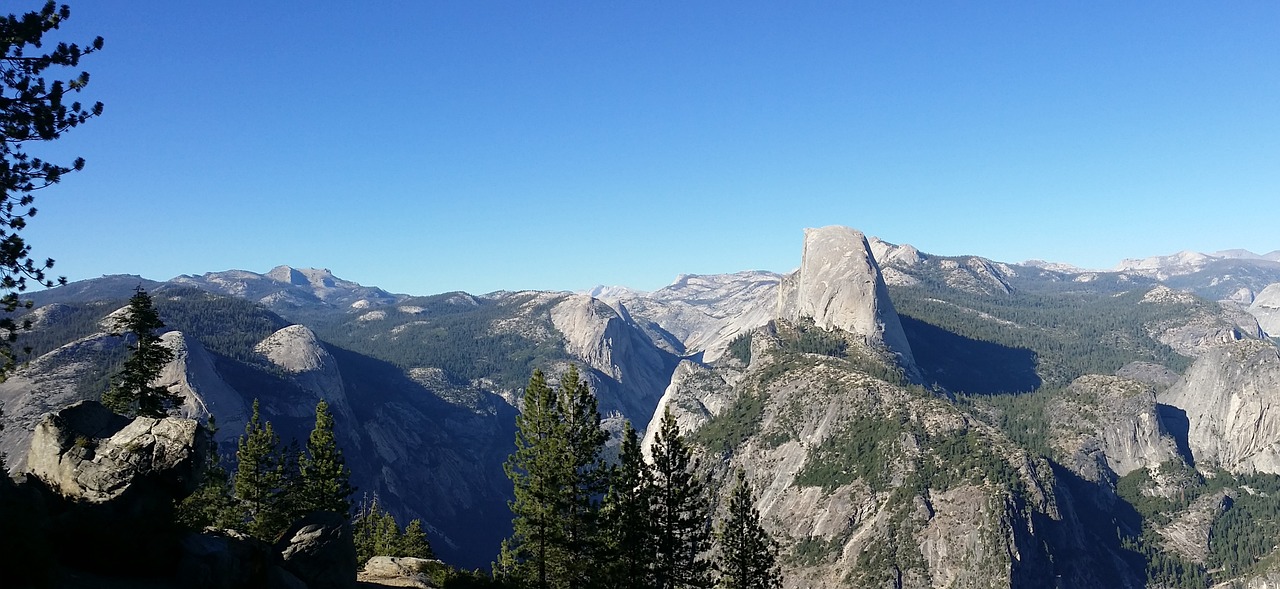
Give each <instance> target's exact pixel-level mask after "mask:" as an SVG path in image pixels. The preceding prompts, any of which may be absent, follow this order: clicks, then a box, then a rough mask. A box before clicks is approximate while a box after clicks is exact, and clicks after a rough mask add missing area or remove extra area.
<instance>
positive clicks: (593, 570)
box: [557, 365, 609, 588]
mask: <svg viewBox="0 0 1280 589" xmlns="http://www.w3.org/2000/svg"><path fill="white" fill-rule="evenodd" d="M557 406H558V407H559V408H560V414H561V419H562V420H563V422H564V432H565V436H566V441H567V444H568V453H569V455H570V456H571V458H572V462H571V463H570V467H571V468H572V471H571V472H570V473H569V476H570V483H569V485H568V486H567V487H566V488H565V493H566V494H567V497H566V498H565V502H566V507H567V510H568V511H567V513H566V514H565V525H566V527H567V529H566V530H565V539H566V541H567V545H566V547H565V548H566V556H567V560H566V563H565V566H566V567H567V569H568V570H567V571H566V572H567V574H568V583H569V585H570V586H571V587H582V588H586V587H598V586H600V585H601V584H602V583H603V579H602V576H603V569H602V567H601V566H600V562H602V561H603V559H604V557H605V555H604V546H605V538H604V536H603V534H602V530H601V528H600V500H601V499H602V498H603V496H604V494H605V492H606V491H607V490H608V485H609V479H608V475H609V469H608V466H607V465H606V464H605V462H604V459H603V458H602V454H603V452H604V446H605V442H607V441H608V439H609V434H608V433H607V432H605V431H604V429H603V428H602V427H601V426H600V411H599V409H598V408H597V407H598V405H597V403H596V397H595V395H594V394H592V393H591V390H590V387H588V386H587V383H586V382H583V381H582V380H581V379H580V378H579V375H578V368H577V367H576V366H573V365H570V366H569V370H567V371H566V372H565V374H564V376H562V377H561V378H560V384H559V386H558V401H557Z"/></svg>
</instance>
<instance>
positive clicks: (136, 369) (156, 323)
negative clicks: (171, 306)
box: [102, 286, 178, 417]
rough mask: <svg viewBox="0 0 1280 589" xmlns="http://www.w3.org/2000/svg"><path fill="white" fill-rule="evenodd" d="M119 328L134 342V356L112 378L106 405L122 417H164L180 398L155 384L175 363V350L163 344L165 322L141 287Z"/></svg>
mask: <svg viewBox="0 0 1280 589" xmlns="http://www.w3.org/2000/svg"><path fill="white" fill-rule="evenodd" d="M116 328H117V329H120V330H121V331H122V332H123V334H124V335H125V336H126V337H128V338H130V339H131V340H132V343H131V344H130V345H129V350H130V351H131V352H132V353H131V354H130V355H129V359H128V360H125V361H124V366H123V367H122V368H121V369H120V372H119V373H118V374H116V376H115V377H114V378H112V379H111V388H110V390H108V391H107V392H106V393H105V394H104V395H103V396H102V403H103V404H104V405H106V406H107V407H109V408H110V409H111V410H112V411H115V412H116V413H120V414H122V415H128V416H133V415H142V416H145V417H164V416H165V410H166V409H168V408H169V407H170V406H172V405H175V404H177V402H178V395H176V394H174V393H170V392H169V390H168V389H166V388H164V387H160V386H155V385H153V384H152V383H153V382H154V381H155V379H156V378H157V377H159V376H160V371H161V370H164V367H165V365H166V364H168V363H169V362H170V361H172V360H173V351H172V350H170V349H169V348H166V347H165V346H164V345H162V344H161V343H160V336H158V335H156V331H157V330H160V329H163V328H164V322H163V321H161V320H160V315H159V313H157V312H156V309H155V307H154V306H153V305H152V303H151V295H149V294H147V291H145V290H143V289H142V287H141V286H139V287H138V288H137V289H135V290H134V293H133V296H132V297H130V298H129V307H128V312H126V313H125V314H124V315H123V317H121V318H120V319H119V320H118V321H117V323H116Z"/></svg>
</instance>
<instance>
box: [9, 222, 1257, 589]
mask: <svg viewBox="0 0 1280 589" xmlns="http://www.w3.org/2000/svg"><path fill="white" fill-rule="evenodd" d="M801 245H802V247H801V252H800V256H799V265H798V269H797V270H796V271H794V272H792V273H788V274H785V275H783V274H776V273H771V272H763V271H746V272H739V273H735V274H724V275H682V276H680V277H678V278H677V279H676V280H675V281H674V282H673V283H672V284H671V285H669V286H667V287H664V288H662V289H658V290H655V291H652V292H642V291H637V290H633V289H628V288H625V287H597V288H595V289H591V290H590V291H588V292H584V293H570V292H541V291H519V292H506V291H499V292H494V293H488V294H481V295H473V294H469V293H463V292H451V293H442V294H436V295H429V296H414V295H404V294H393V293H389V292H386V291H384V290H382V289H379V288H376V287H368V286H362V285H360V284H357V283H355V282H351V281H348V280H343V279H340V278H337V277H335V276H333V275H332V274H331V273H330V272H329V271H327V270H322V269H311V268H306V269H302V268H291V267H288V266H279V267H277V268H274V269H272V270H270V271H269V272H266V273H263V274H259V273H254V272H248V271H241V270H231V271H224V272H213V273H207V274H203V275H184V276H179V277H177V278H174V279H171V280H168V281H164V282H156V281H151V280H146V279H143V278H140V277H136V276H108V277H103V278H100V279H94V280H88V281H82V282H77V283H72V284H68V285H66V286H62V287H58V288H54V289H49V290H47V291H42V292H37V293H32V295H31V297H30V298H31V299H32V300H33V301H34V303H35V304H34V306H33V309H32V310H31V311H30V312H29V315H28V316H27V317H28V318H30V319H31V320H32V325H33V327H32V330H30V331H29V332H24V333H22V334H21V335H20V339H19V342H18V345H19V346H30V347H31V348H32V353H31V357H30V359H29V362H28V363H27V364H26V365H25V366H23V367H22V368H20V369H19V370H18V371H17V372H15V373H14V374H13V375H11V377H10V378H9V379H8V380H7V381H5V382H3V383H0V403H2V404H3V409H4V413H5V416H6V418H7V419H8V420H9V423H10V427H6V428H5V429H4V430H3V431H0V450H3V451H4V452H5V453H7V455H8V456H9V460H8V465H9V466H10V467H11V469H12V470H15V471H19V470H21V469H23V468H24V466H25V464H24V460H25V458H24V457H25V445H26V444H27V442H28V440H29V438H30V433H31V429H32V427H34V424H35V422H36V421H37V420H38V419H39V417H40V416H41V415H42V414H44V413H45V412H48V411H51V410H53V409H55V408H57V407H60V406H63V405H65V404H68V403H70V402H73V401H75V400H79V399H84V398H95V397H97V396H100V395H101V393H102V391H103V390H104V389H105V386H106V379H107V377H108V376H109V375H110V374H111V373H112V372H113V371H114V369H115V368H116V367H117V366H118V365H119V363H120V362H121V361H122V359H123V357H124V348H123V345H122V343H121V341H120V339H119V338H118V337H116V336H114V335H112V333H111V332H112V328H111V324H110V321H109V318H110V316H111V314H112V313H115V312H117V311H118V310H119V309H120V308H121V307H123V306H124V302H125V300H126V299H127V298H128V297H129V295H130V294H132V291H133V289H134V288H135V287H138V286H142V287H143V288H146V289H148V290H149V291H150V292H151V293H152V295H153V297H154V298H155V302H156V306H157V308H158V310H159V311H160V314H161V317H162V319H163V320H164V321H165V323H166V324H167V326H168V328H169V329H170V331H168V332H167V333H165V334H164V337H163V340H164V342H165V343H166V345H169V346H170V347H171V348H172V349H174V350H175V352H176V353H175V359H174V361H173V362H172V363H171V364H170V366H169V367H167V368H166V370H165V373H164V375H163V377H162V381H163V383H162V384H164V385H166V386H168V387H169V388H170V389H171V390H173V391H175V392H178V393H180V394H181V395H182V398H183V400H184V404H183V406H182V408H181V412H183V413H184V414H186V415H189V416H195V417H200V418H208V417H210V416H215V417H216V421H217V424H218V426H219V430H218V432H217V435H216V439H217V441H218V442H219V444H220V446H221V450H222V452H223V453H224V454H228V455H233V454H234V448H235V440H236V438H237V436H238V435H239V434H240V432H242V431H243V428H244V424H245V421H246V420H247V418H248V408H249V406H250V405H251V404H252V402H253V400H254V399H259V400H260V401H261V403H262V408H263V413H264V414H265V417H266V418H268V419H270V420H272V421H273V423H275V424H276V425H277V429H278V430H279V431H281V432H282V435H283V436H284V437H286V438H288V437H289V436H294V437H298V438H301V437H303V436H305V433H306V431H308V430H309V429H310V426H311V424H310V421H309V420H310V416H311V411H312V409H313V408H314V406H315V404H316V402H317V401H319V400H321V399H324V400H326V401H327V402H328V403H329V405H330V407H332V408H333V411H334V413H335V416H336V418H337V420H338V425H339V431H338V435H339V441H340V443H341V444H342V446H343V448H344V451H345V452H346V454H347V456H348V463H349V464H350V465H351V468H352V471H353V478H354V482H355V484H356V485H357V486H358V487H359V489H360V491H361V492H363V493H374V494H377V495H378V497H379V498H380V500H381V501H382V502H384V503H385V504H386V505H387V506H389V507H390V508H391V509H392V511H393V512H395V513H397V514H398V515H399V516H401V517H402V518H403V519H405V520H406V521H407V519H410V518H420V519H422V520H423V521H424V522H426V523H427V524H428V528H429V533H430V535H431V537H432V541H433V544H434V545H435V546H436V548H437V552H438V553H440V554H441V555H442V556H443V557H444V558H445V559H446V560H449V561H450V562H454V563H456V564H459V565H463V566H468V567H470V566H485V565H487V564H488V563H489V561H491V560H492V559H493V558H494V555H496V553H497V547H498V543H499V542H500V540H501V539H502V538H503V537H505V536H506V535H507V534H509V532H510V515H509V513H508V511H507V506H506V502H507V501H508V500H509V499H510V492H511V491H510V482H509V481H508V480H507V479H506V477H505V475H504V473H503V469H502V464H503V462H504V460H505V459H506V456H507V455H508V454H509V453H510V451H511V450H512V449H513V448H514V446H513V439H514V418H515V415H516V414H517V412H518V411H519V407H520V397H521V394H522V387H523V384H524V383H525V382H526V381H527V379H528V377H529V374H530V373H531V372H532V370H533V369H534V368H541V369H543V370H544V371H546V372H547V373H548V374H549V375H551V377H552V379H553V380H554V378H555V377H556V376H557V375H559V374H562V373H563V372H564V371H565V370H566V369H567V368H568V367H569V366H570V365H571V364H574V365H577V366H578V367H579V369H580V370H581V371H582V372H583V373H584V375H585V378H586V380H587V381H588V382H589V383H590V386H591V388H592V390H593V391H595V393H596V395H597V398H598V400H599V403H600V408H601V412H602V414H603V416H604V422H605V424H606V427H607V428H608V429H610V431H613V432H617V431H620V429H621V427H622V423H623V421H624V420H626V421H630V422H631V423H632V424H634V425H635V426H636V428H637V429H640V430H652V429H654V428H652V427H650V423H651V422H652V421H653V420H654V419H655V418H656V416H660V415H661V412H662V411H664V410H666V409H670V410H671V411H672V412H673V414H675V415H676V417H677V420H678V422H679V423H680V424H681V426H682V428H684V429H685V430H686V431H687V432H689V434H690V436H691V438H692V439H693V440H694V441H695V442H696V445H697V447H698V448H699V451H700V455H701V459H702V461H703V464H704V465H706V470H707V472H708V475H709V476H711V477H713V478H715V479H717V480H720V479H724V478H725V477H728V476H729V474H730V473H731V472H733V470H734V469H737V468H742V469H743V470H744V471H745V472H746V473H747V476H748V479H749V480H750V481H751V482H752V483H753V485H754V486H755V488H756V489H758V490H759V497H758V505H757V506H758V508H759V509H760V511H761V513H762V515H763V516H764V521H765V522H766V526H767V527H768V528H769V529H770V531H771V533H773V534H774V535H775V537H777V538H778V539H779V540H780V542H781V546H782V549H783V563H784V572H785V576H786V579H787V581H786V585H787V586H788V587H834V586H898V587H929V586H956V587H960V586H965V587H969V586H973V587H978V586H982V587H985V586H1003V587H1009V586H1018V587H1024V586H1025V587H1040V586H1053V584H1054V583H1059V584H1060V586H1089V587H1140V586H1152V587H1154V586H1169V587H1172V586H1208V585H1207V583H1210V582H1214V583H1217V582H1225V581H1239V582H1241V583H1261V582H1275V580H1276V579H1277V578H1280V572H1277V571H1280V564H1275V565H1274V566H1273V564H1274V563H1273V561H1280V553H1276V552H1275V550H1274V549H1273V547H1274V546H1277V545H1280V524H1276V525H1261V526H1255V527H1256V528H1258V529H1253V530H1251V531H1247V532H1246V531H1241V528H1240V526H1241V525H1243V524H1241V523H1240V522H1239V521H1237V519H1238V518H1239V517H1244V515H1248V514H1253V513H1265V512H1266V510H1267V509H1271V508H1272V507H1274V508H1275V509H1276V510H1278V511H1280V477H1275V476H1274V475H1276V474H1277V473H1280V413H1277V410H1276V409H1274V408H1273V405H1274V403H1275V402H1276V401H1275V400H1276V399H1280V355H1278V354H1277V348H1276V344H1275V340H1274V339H1273V337H1274V336H1275V335H1277V334H1280V252H1272V253H1270V254H1266V255H1261V256H1259V255H1254V254H1251V253H1248V252H1243V251H1235V250H1233V251H1229V252H1217V253H1215V254H1191V253H1187V252H1183V253H1180V254H1175V255H1173V256H1165V257H1157V258H1147V259H1145V260H1126V261H1125V262H1124V263H1122V264H1121V265H1120V266H1119V267H1117V268H1116V269H1115V270H1112V271H1086V270H1079V269H1074V268H1070V267H1068V266H1064V265H1060V264H1052V263H1046V262H1028V263H1022V264H1011V263H1002V262H998V261H993V260H988V259H985V258H981V257H978V256H935V255H931V254H928V253H924V252H920V251H918V250H917V249H916V248H914V247H912V246H910V245H905V244H904V245H898V244H894V243H889V242H887V241H883V240H881V239H878V238H875V237H867V236H864V235H863V234H862V233H860V232H858V231H856V230H853V229H849V228H845V227H824V228H819V229H807V230H805V232H804V236H803V240H802V242H801ZM1269 485H1274V488H1275V490H1274V491H1268V489H1271V488H1272V487H1271V486H1269ZM1254 510H1257V511H1256V512H1255V511H1254ZM1253 521H1255V522H1256V518H1255V519H1254V520H1253ZM1232 538H1236V539H1238V541H1237V540H1230V541H1231V542H1234V543H1232V544H1229V545H1227V544H1224V542H1228V540H1229V539H1232ZM1240 555H1245V556H1240ZM1268 580H1269V581H1268ZM1196 583H1201V584H1200V585H1196Z"/></svg>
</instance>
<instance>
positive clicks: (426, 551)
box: [396, 519, 435, 558]
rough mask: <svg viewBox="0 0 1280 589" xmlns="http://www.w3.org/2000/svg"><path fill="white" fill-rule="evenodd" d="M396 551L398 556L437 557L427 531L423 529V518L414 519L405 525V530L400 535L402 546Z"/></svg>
mask: <svg viewBox="0 0 1280 589" xmlns="http://www.w3.org/2000/svg"><path fill="white" fill-rule="evenodd" d="M396 552H398V553H399V554H398V556H412V557H414V558H435V553H434V552H432V550H431V543H430V542H428V541H427V532H426V530H424V529H422V520H420V519H415V520H412V521H410V522H409V525H407V526H405V527H404V532H403V533H402V534H401V535H400V546H399V547H398V548H397V550H396Z"/></svg>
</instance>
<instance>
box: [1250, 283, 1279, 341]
mask: <svg viewBox="0 0 1280 589" xmlns="http://www.w3.org/2000/svg"><path fill="white" fill-rule="evenodd" d="M1249 314H1250V315H1253V316H1254V317H1255V318H1257V320H1258V326H1259V327H1261V328H1262V331H1264V332H1266V334H1267V335H1268V336H1270V337H1280V282H1277V283H1275V284H1272V285H1270V286H1268V287H1266V288H1264V289H1262V292H1260V293H1258V294H1257V296H1255V297H1254V299H1253V303H1252V304H1251V305H1249Z"/></svg>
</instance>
